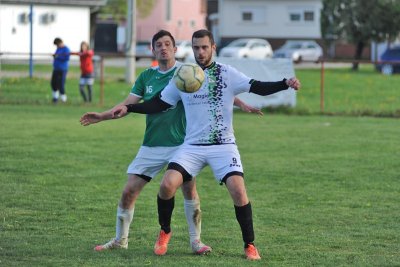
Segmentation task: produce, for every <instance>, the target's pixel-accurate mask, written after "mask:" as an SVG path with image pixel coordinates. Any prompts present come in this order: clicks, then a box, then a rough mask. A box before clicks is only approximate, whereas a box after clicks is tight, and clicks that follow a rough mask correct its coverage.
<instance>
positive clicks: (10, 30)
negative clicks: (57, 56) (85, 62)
mask: <svg viewBox="0 0 400 267" xmlns="http://www.w3.org/2000/svg"><path fill="white" fill-rule="evenodd" d="M29 10H30V9H29V6H28V5H26V6H24V5H3V4H2V5H0V51H1V52H3V53H7V54H6V55H3V56H2V58H28V57H29V56H28V55H9V54H8V53H21V54H22V53H23V54H26V53H29V47H30V25H29V21H28V22H27V23H21V22H19V16H20V15H21V14H23V13H26V14H29ZM44 14H52V15H54V21H53V22H50V23H48V24H46V23H43V21H42V18H43V15H44ZM56 37H60V38H61V39H62V40H63V41H64V43H65V44H66V45H67V46H68V47H69V48H70V49H71V50H72V51H79V48H80V43H81V42H82V41H89V37H90V10H89V7H60V6H43V5H35V6H33V53H39V54H43V53H45V54H46V55H36V56H34V58H35V59H38V58H43V59H46V58H49V59H51V57H50V55H51V54H52V53H54V51H55V49H56V47H55V45H54V44H53V41H54V38H56ZM47 54H48V55H47Z"/></svg>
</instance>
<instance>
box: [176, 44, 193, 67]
mask: <svg viewBox="0 0 400 267" xmlns="http://www.w3.org/2000/svg"><path fill="white" fill-rule="evenodd" d="M175 45H176V48H177V50H176V53H175V58H176V59H177V60H179V61H182V62H185V61H186V59H187V58H188V57H190V56H191V55H192V54H193V49H192V42H191V41H176V44H175Z"/></svg>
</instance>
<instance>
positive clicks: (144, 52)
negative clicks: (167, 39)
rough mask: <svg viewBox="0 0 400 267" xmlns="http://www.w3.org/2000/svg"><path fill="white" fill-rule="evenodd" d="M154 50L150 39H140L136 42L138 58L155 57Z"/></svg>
mask: <svg viewBox="0 0 400 267" xmlns="http://www.w3.org/2000/svg"><path fill="white" fill-rule="evenodd" d="M153 57H154V55H153V52H152V51H151V42H150V41H138V42H137V43H136V60H139V59H141V58H153Z"/></svg>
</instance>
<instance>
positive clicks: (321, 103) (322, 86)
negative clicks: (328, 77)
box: [319, 59, 325, 113]
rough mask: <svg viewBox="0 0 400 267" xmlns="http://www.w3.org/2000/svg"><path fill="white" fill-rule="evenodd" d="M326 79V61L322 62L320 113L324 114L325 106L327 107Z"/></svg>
mask: <svg viewBox="0 0 400 267" xmlns="http://www.w3.org/2000/svg"><path fill="white" fill-rule="evenodd" d="M324 77H325V67H324V59H322V60H321V85H320V102H319V106H320V111H321V113H324V106H325V97H324V85H325V84H324V83H325V81H324Z"/></svg>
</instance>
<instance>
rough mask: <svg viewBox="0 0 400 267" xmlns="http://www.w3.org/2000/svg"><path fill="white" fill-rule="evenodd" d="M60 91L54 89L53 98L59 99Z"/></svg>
mask: <svg viewBox="0 0 400 267" xmlns="http://www.w3.org/2000/svg"><path fill="white" fill-rule="evenodd" d="M59 95H60V93H59V92H58V91H53V98H54V99H58V97H59Z"/></svg>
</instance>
